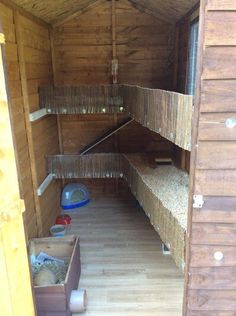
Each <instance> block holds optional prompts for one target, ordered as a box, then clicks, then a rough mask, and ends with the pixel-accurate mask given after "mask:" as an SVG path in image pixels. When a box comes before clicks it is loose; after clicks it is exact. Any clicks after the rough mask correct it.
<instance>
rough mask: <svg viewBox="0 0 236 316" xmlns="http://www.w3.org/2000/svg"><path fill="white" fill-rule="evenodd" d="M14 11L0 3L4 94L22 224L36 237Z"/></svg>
mask: <svg viewBox="0 0 236 316" xmlns="http://www.w3.org/2000/svg"><path fill="white" fill-rule="evenodd" d="M13 14H14V12H13V10H12V9H11V8H9V7H7V6H6V5H3V4H2V3H0V17H1V21H2V26H3V32H4V34H5V37H6V45H5V55H6V66H7V79H8V92H9V97H10V103H9V105H10V107H11V115H12V117H11V119H12V123H13V124H12V126H13V136H14V141H15V148H16V154H17V163H18V164H17V167H18V179H19V185H20V189H21V196H22V197H24V200H25V206H26V211H25V213H24V219H25V224H26V226H27V232H28V237H29V238H30V237H32V236H35V235H37V221H36V216H35V214H36V210H35V203H34V193H33V190H32V187H33V184H32V172H31V168H26V166H27V165H28V166H29V165H30V156H29V149H28V139H27V132H26V126H25V117H24V101H23V95H22V88H21V81H20V68H19V57H18V50H17V43H16V34H15V24H14V16H13Z"/></svg>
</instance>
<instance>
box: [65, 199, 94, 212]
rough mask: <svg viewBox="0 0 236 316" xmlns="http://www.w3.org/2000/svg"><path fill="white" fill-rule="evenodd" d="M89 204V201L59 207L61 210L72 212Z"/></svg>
mask: <svg viewBox="0 0 236 316" xmlns="http://www.w3.org/2000/svg"><path fill="white" fill-rule="evenodd" d="M89 202H90V199H88V200H85V201H82V202H79V203H76V204H73V205H61V207H62V208H63V210H73V209H75V208H80V207H82V206H84V205H86V204H88V203H89Z"/></svg>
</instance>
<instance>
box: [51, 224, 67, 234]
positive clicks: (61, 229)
mask: <svg viewBox="0 0 236 316" xmlns="http://www.w3.org/2000/svg"><path fill="white" fill-rule="evenodd" d="M65 233H66V226H65V225H53V226H52V227H51V228H50V234H51V236H53V237H63V236H65Z"/></svg>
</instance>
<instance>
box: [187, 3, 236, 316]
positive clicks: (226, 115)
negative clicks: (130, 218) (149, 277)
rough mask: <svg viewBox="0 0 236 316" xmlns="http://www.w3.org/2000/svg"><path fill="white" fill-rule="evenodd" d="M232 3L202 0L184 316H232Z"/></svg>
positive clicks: (235, 241) (235, 236) (235, 240)
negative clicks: (199, 202)
mask: <svg viewBox="0 0 236 316" xmlns="http://www.w3.org/2000/svg"><path fill="white" fill-rule="evenodd" d="M235 17H236V5H235V1H231V0H225V1H216V0H208V1H206V0H203V1H202V8H201V33H200V49H199V65H198V83H197V87H198V89H197V94H196V102H195V119H194V133H193V146H192V148H193V153H192V154H193V159H192V166H191V171H192V172H191V193H192V194H193V195H196V194H198V195H201V196H202V198H203V201H204V204H203V206H202V208H196V207H194V206H193V207H192V203H193V196H192V194H191V195H190V204H191V205H190V209H191V212H190V214H189V217H190V218H189V226H188V235H189V239H188V250H189V255H188V257H187V268H186V293H185V294H186V295H185V303H186V304H185V306H186V309H185V315H188V316H189V315H191V316H193V315H194V316H206V315H207V316H212V315H221V316H230V315H231V316H232V315H236V304H235V295H236V292H235V284H236V282H235V277H234V274H235V269H236V255H235V254H236V211H235V210H236V190H235V188H236V160H235V156H236V151H235V150H236V148H235V135H236V134H235V129H236V126H234V124H232V125H231V126H230V127H227V124H226V122H227V119H236V115H235V105H234V104H235V61H236V59H235V55H236V42H235V38H236V24H235Z"/></svg>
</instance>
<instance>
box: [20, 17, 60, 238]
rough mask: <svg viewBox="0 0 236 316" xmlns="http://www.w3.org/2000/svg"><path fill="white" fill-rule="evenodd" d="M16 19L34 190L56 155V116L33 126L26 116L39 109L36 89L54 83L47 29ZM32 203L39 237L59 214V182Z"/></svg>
mask: <svg viewBox="0 0 236 316" xmlns="http://www.w3.org/2000/svg"><path fill="white" fill-rule="evenodd" d="M16 19H17V21H18V22H17V26H18V30H17V32H16V34H17V37H18V52H19V58H20V62H21V81H22V88H23V95H24V106H25V114H26V117H25V120H26V129H27V132H28V143H29V148H30V151H31V152H30V154H31V167H32V174H33V183H34V188H35V189H37V188H38V186H39V185H40V184H41V183H42V182H43V180H44V179H45V177H46V176H47V172H46V161H45V156H46V155H50V154H52V155H53V154H57V153H58V152H59V139H58V128H57V119H56V117H55V116H47V117H44V118H43V119H41V120H38V121H35V122H33V123H30V122H29V113H31V112H33V111H36V110H38V109H39V95H38V87H39V86H40V85H42V84H53V70H52V59H51V43H50V30H49V27H45V26H44V25H40V24H39V23H35V22H34V21H32V20H31V19H29V18H27V17H24V16H22V15H20V14H18V17H17V16H16ZM35 203H36V211H37V214H36V215H37V217H38V224H39V225H38V234H39V235H42V236H44V235H47V234H48V231H49V227H50V226H51V225H52V223H53V222H54V220H55V216H56V215H57V214H58V213H59V203H60V183H59V182H56V181H55V182H53V183H52V184H51V185H50V186H49V187H48V188H47V190H46V191H45V193H44V194H43V195H42V196H41V197H38V196H37V193H36V192H35Z"/></svg>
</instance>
